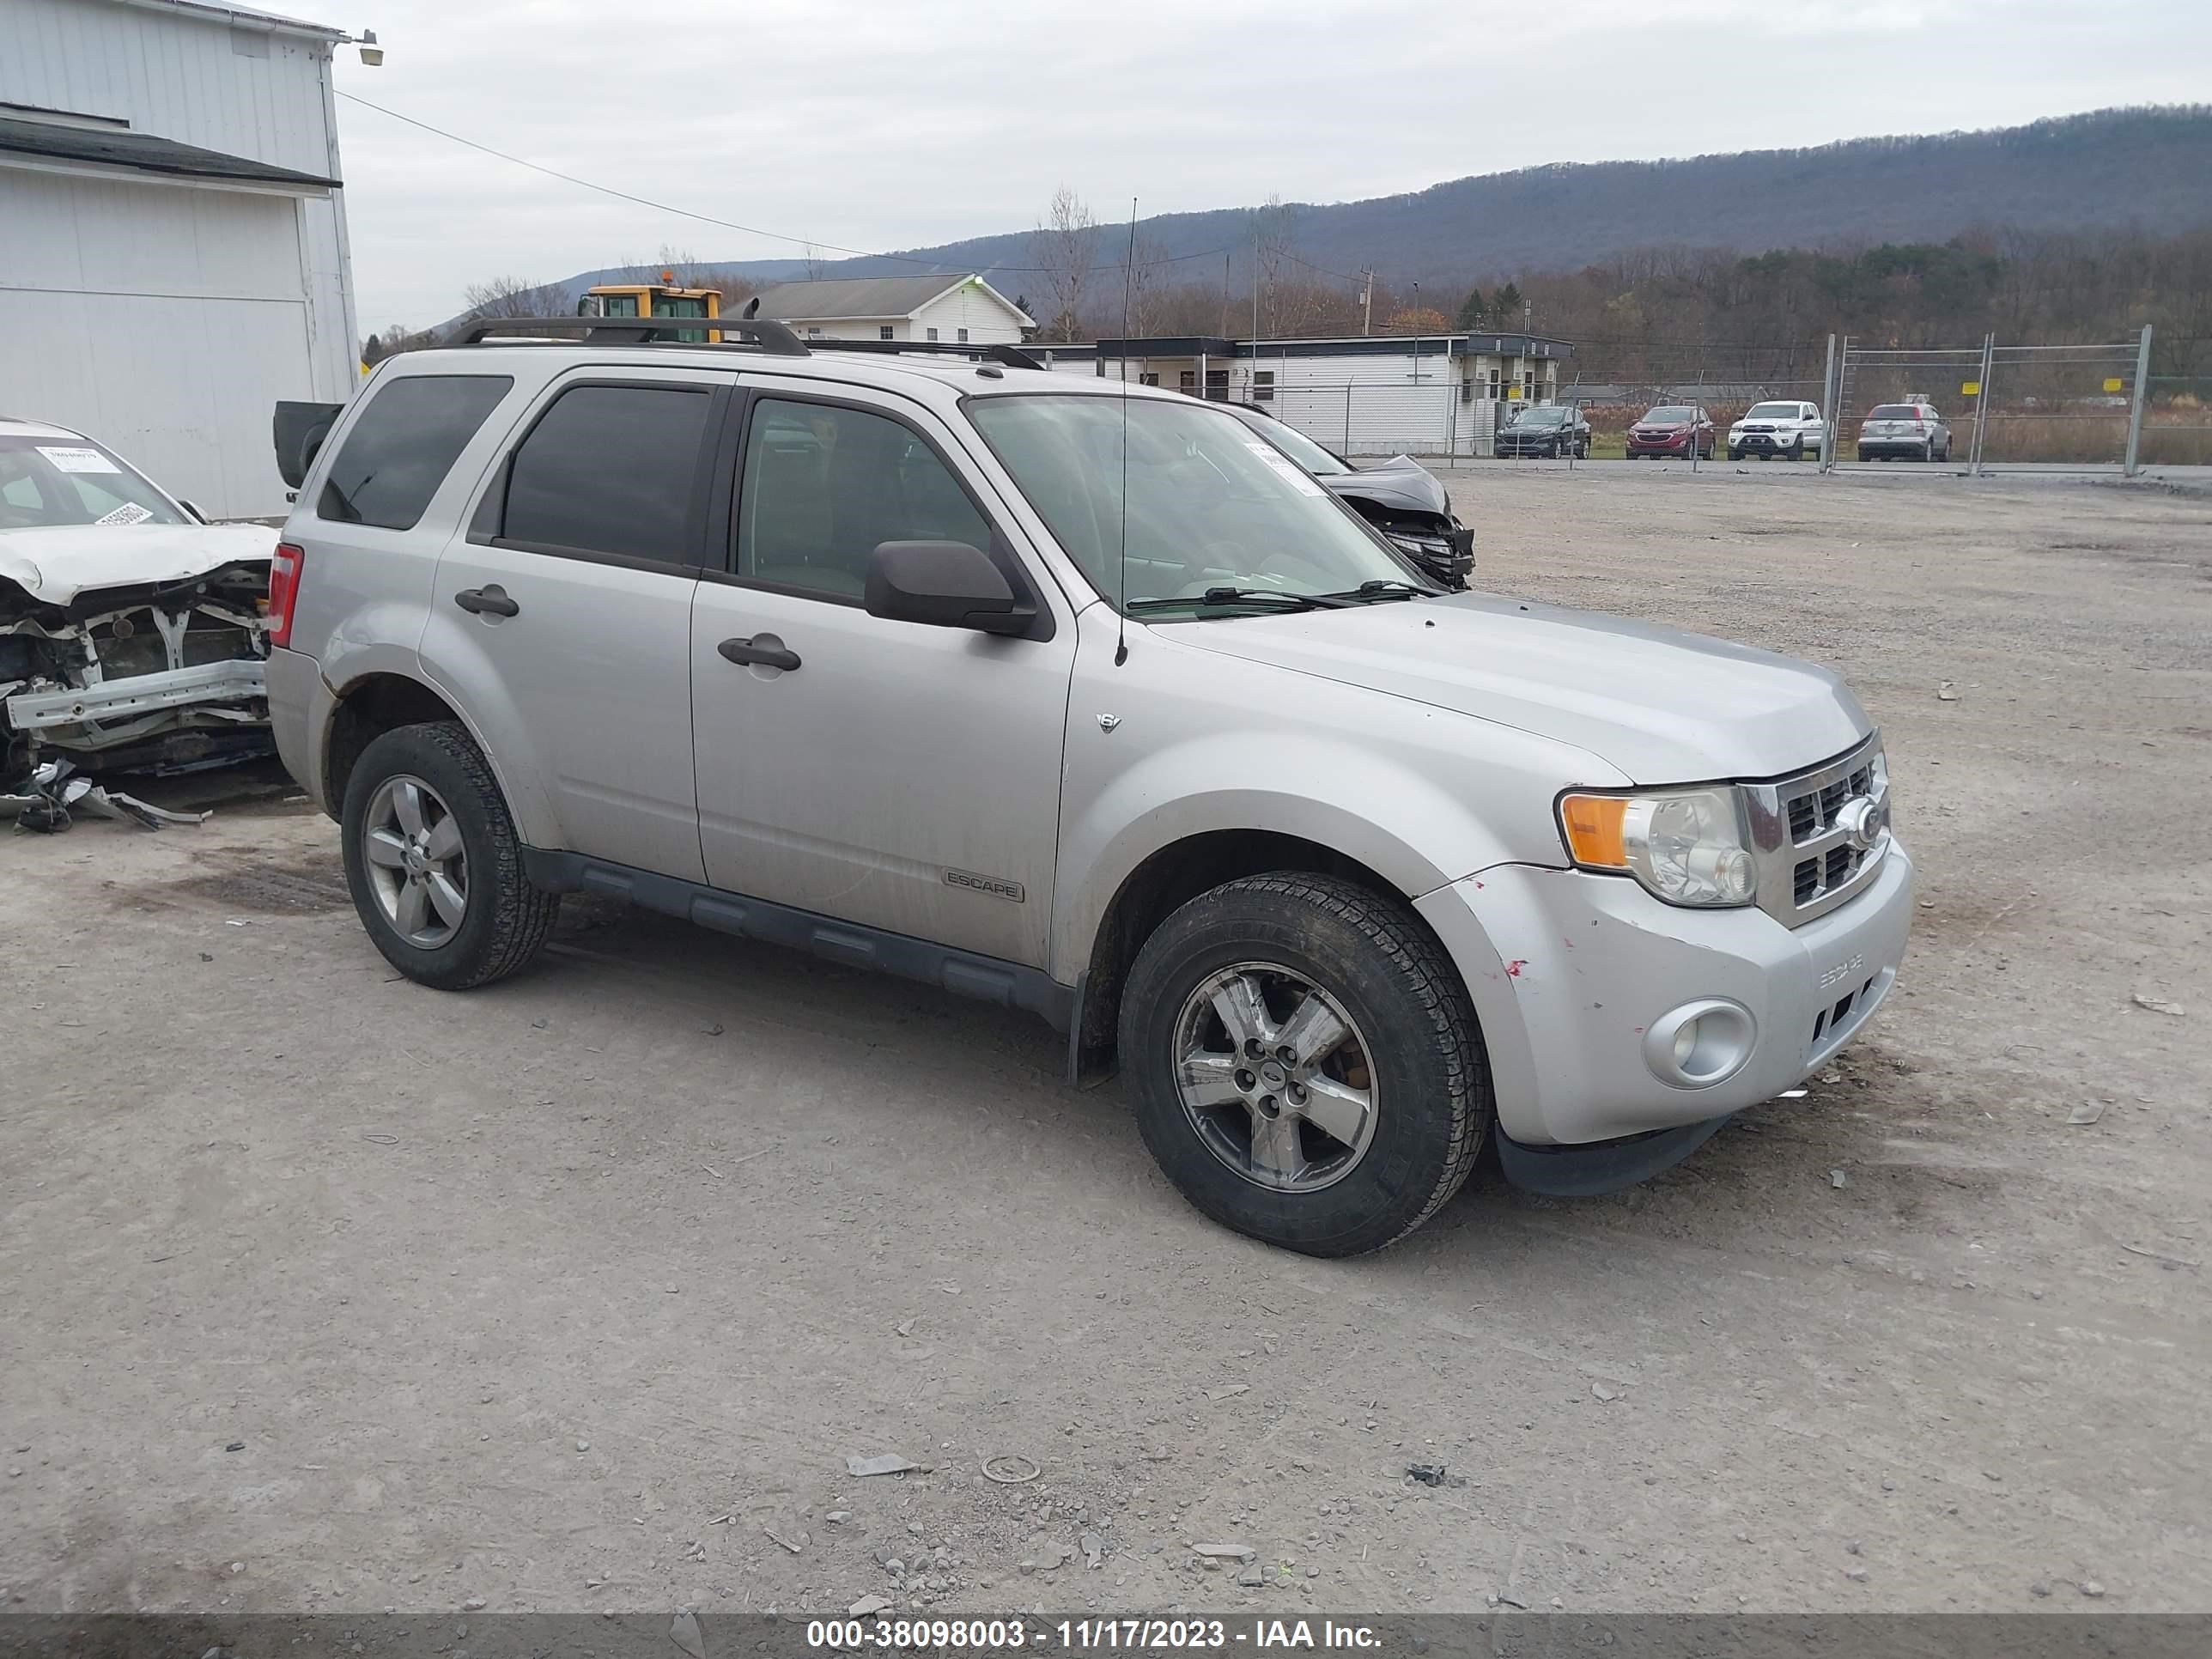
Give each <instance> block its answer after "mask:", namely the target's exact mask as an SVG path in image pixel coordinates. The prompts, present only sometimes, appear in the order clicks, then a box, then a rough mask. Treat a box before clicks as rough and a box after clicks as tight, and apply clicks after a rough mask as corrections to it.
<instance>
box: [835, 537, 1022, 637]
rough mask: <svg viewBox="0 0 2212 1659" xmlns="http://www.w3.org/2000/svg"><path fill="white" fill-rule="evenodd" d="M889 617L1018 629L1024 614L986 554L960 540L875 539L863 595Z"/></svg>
mask: <svg viewBox="0 0 2212 1659" xmlns="http://www.w3.org/2000/svg"><path fill="white" fill-rule="evenodd" d="M863 603H864V604H866V606H867V609H868V614H869V615H870V616H872V617H884V619H885V620H887V621H890V622H910V623H927V624H929V625H931V626H933V627H937V628H973V629H981V631H982V632H984V633H986V634H1021V633H1026V632H1027V631H1028V629H1029V625H1030V618H1029V617H1028V616H1026V615H1024V614H1023V613H1022V608H1021V607H1018V606H1017V605H1016V604H1015V602H1014V590H1013V589H1012V587H1011V586H1008V585H1007V582H1006V576H1005V574H1003V573H1002V572H1001V571H1000V569H999V567H998V566H997V565H995V564H994V563H992V562H991V556H990V555H989V554H987V553H986V552H984V551H983V550H982V549H981V548H980V547H972V546H970V545H969V544H968V543H966V542H881V543H878V544H877V546H876V550H875V552H874V553H873V555H872V556H871V557H870V558H869V561H868V580H867V587H866V594H865V597H864V599H863Z"/></svg>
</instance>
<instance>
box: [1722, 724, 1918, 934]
mask: <svg viewBox="0 0 2212 1659" xmlns="http://www.w3.org/2000/svg"><path fill="white" fill-rule="evenodd" d="M1744 793H1745V796H1746V798H1747V802H1748V804H1749V806H1750V809H1751V829H1752V843H1753V844H1752V858H1753V863H1754V865H1755V866H1756V867H1757V871H1758V900H1759V908H1762V909H1764V910H1765V911H1766V912H1767V914H1768V915H1771V916H1773V917H1774V918H1775V919H1776V920H1777V921H1780V922H1782V923H1783V924H1784V926H1786V927H1796V926H1797V925H1798V924H1799V923H1800V922H1805V921H1811V920H1812V919H1813V918H1814V916H1817V915H1822V914H1823V913H1825V912H1826V911H1828V910H1832V909H1833V908H1835V907H1836V906H1837V905H1838V904H1841V903H1842V902H1844V900H1845V899H1847V898H1849V897H1850V896H1851V895H1852V894H1854V893H1856V892H1857V891H1858V890H1859V889H1860V888H1861V887H1863V886H1864V885H1865V884H1867V883H1868V882H1869V881H1871V880H1872V879H1873V878H1874V875H1875V871H1876V870H1877V868H1878V867H1879V866H1880V865H1881V861H1882V860H1883V858H1884V857H1885V856H1887V854H1888V851H1889V848H1890V836H1889V831H1888V829H1887V828H1886V827H1884V828H1882V829H1881V830H1880V831H1879V833H1878V834H1877V835H1876V836H1875V842H1874V845H1873V846H1871V847H1869V848H1860V847H1857V846H1855V845H1853V844H1852V839H1851V835H1850V829H1848V828H1846V826H1845V824H1844V822H1843V821H1842V820H1843V817H1844V807H1845V806H1846V805H1849V804H1850V802H1852V801H1855V800H1862V799H1865V800H1871V801H1873V802H1874V803H1875V805H1876V806H1877V807H1879V808H1882V809H1884V810H1885V814H1886V809H1887V800H1888V793H1889V775H1888V769H1887V766H1886V765H1885V764H1884V763H1883V760H1882V753H1881V736H1880V734H1879V733H1877V734H1875V736H1872V737H1869V738H1867V739H1865V740H1864V741H1863V743H1861V744H1859V746H1858V747H1857V749H1855V750H1851V751H1850V753H1849V754H1846V755H1842V756H1839V757H1837V758H1836V759H1835V760H1832V761H1830V762H1828V763H1826V764H1825V765H1822V766H1816V767H1814V768H1813V769H1811V770H1809V771H1806V772H1802V773H1799V774H1797V775H1796V776H1794V777H1788V778H1783V779H1779V780H1778V781H1774V782H1771V783H1759V784H1748V785H1746V786H1745V787H1744ZM1852 821H1853V823H1857V822H1859V815H1857V814H1855V815H1853V820H1852ZM1878 822H1879V820H1878Z"/></svg>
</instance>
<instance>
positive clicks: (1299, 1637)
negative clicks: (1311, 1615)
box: [806, 1617, 1383, 1652]
mask: <svg viewBox="0 0 2212 1659" xmlns="http://www.w3.org/2000/svg"><path fill="white" fill-rule="evenodd" d="M806 1644H807V1646H809V1647H811V1648H826V1649H830V1650H845V1651H847V1652H851V1651H854V1650H867V1649H893V1650H898V1649H906V1648H920V1647H932V1648H956V1649H957V1648H967V1649H970V1650H975V1651H977V1652H989V1651H992V1650H1016V1649H1022V1648H1042V1649H1046V1650H1052V1649H1060V1650H1074V1651H1078V1652H1081V1651H1087V1650H1136V1651H1163V1652H1164V1651H1171V1650H1176V1649H1193V1648H1197V1649H1206V1648H1213V1649H1221V1648H1229V1647H1231V1646H1236V1647H1243V1648H1248V1649H1261V1650H1275V1649H1297V1648H1316V1649H1317V1648H1338V1649H1348V1650H1368V1651H1371V1650H1376V1649H1378V1648H1380V1647H1381V1646H1382V1645H1383V1641H1382V1637H1381V1635H1380V1633H1379V1632H1376V1631H1375V1630H1374V1629H1373V1628H1372V1627H1370V1626H1366V1625H1354V1624H1341V1625H1340V1624H1338V1623H1337V1622H1336V1621H1335V1620H1329V1619H1323V1620H1310V1619H1255V1620H1253V1621H1252V1622H1251V1624H1250V1625H1249V1626H1247V1627H1244V1628H1232V1627H1231V1626H1230V1624H1229V1623H1228V1621H1227V1620H1221V1619H1062V1620H1056V1621H1048V1620H1042V1619H1040V1620H1036V1621H1034V1622H1031V1621H1030V1620H1024V1619H1021V1618H1019V1617H1015V1618H1011V1619H880V1618H878V1619H817V1620H810V1621H809V1622H808V1624H807V1626H806Z"/></svg>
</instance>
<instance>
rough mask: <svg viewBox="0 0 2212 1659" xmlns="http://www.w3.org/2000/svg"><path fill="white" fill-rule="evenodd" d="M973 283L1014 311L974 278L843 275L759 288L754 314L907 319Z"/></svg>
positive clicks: (793, 318) (804, 319)
mask: <svg viewBox="0 0 2212 1659" xmlns="http://www.w3.org/2000/svg"><path fill="white" fill-rule="evenodd" d="M963 283H975V286H976V287H978V288H980V289H982V290H983V291H984V292H985V293H986V294H988V295H990V296H991V297H992V298H993V299H994V300H996V301H999V303H1000V304H1001V305H1003V306H1005V307H1006V309H1007V310H1008V311H1012V312H1014V313H1016V314H1017V315H1019V314H1020V312H1019V308H1018V307H1017V306H1016V305H1015V304H1014V302H1013V301H1011V300H1009V299H1007V298H1006V295H1003V294H1001V293H1000V292H999V291H998V289H994V288H993V287H992V286H991V285H990V284H989V283H987V282H985V281H983V279H982V278H981V277H980V276H975V275H973V274H972V273H970V272H967V271H962V272H959V273H958V274H957V275H951V276H847V277H839V278H836V279H834V280H832V281H829V282H823V283H778V284H777V285H776V286H775V287H774V288H770V289H763V290H762V291H761V295H760V314H761V315H762V316H763V317H773V318H775V319H777V320H778V321H779V322H786V323H809V322H813V323H819V322H833V321H834V322H844V321H849V320H851V319H856V318H871V317H911V316H912V315H913V314H914V313H915V312H917V311H919V310H921V308H922V307H924V306H926V305H927V304H928V303H929V302H930V301H932V300H936V299H941V298H942V297H943V296H944V295H947V294H950V293H951V292H952V290H953V289H957V288H958V287H960V286H961V285H962V284H963Z"/></svg>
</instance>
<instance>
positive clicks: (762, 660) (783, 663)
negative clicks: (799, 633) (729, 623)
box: [714, 635, 799, 668]
mask: <svg viewBox="0 0 2212 1659" xmlns="http://www.w3.org/2000/svg"><path fill="white" fill-rule="evenodd" d="M765 637H767V638H769V639H774V638H775V635H766V636H765ZM714 649H716V650H717V651H719V652H720V653H722V654H723V655H724V656H725V657H726V658H728V659H730V660H731V661H732V662H744V663H757V664H758V665H760V666H761V667H763V668H796V667H798V666H799V653H797V652H796V651H787V650H786V649H784V647H783V646H782V644H781V642H778V643H777V644H775V645H756V644H754V643H753V642H752V641H750V640H724V641H722V642H721V643H720V645H718V646H716V647H714Z"/></svg>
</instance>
